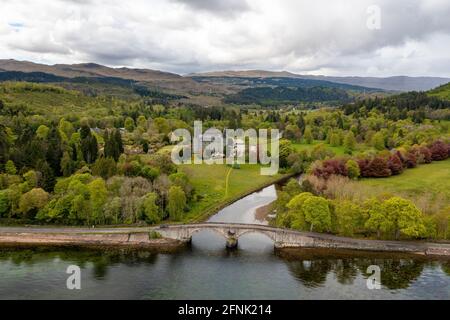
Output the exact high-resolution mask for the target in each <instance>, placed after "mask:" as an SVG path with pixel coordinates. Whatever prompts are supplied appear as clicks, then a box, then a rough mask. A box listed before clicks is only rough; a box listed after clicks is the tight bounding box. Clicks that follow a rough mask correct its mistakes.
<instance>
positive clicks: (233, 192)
mask: <svg viewBox="0 0 450 320" xmlns="http://www.w3.org/2000/svg"><path fill="white" fill-rule="evenodd" d="M181 170H182V171H183V172H185V173H186V174H187V175H188V176H189V178H190V181H191V183H192V185H193V186H194V188H195V190H196V194H197V195H198V197H199V199H198V201H197V202H195V203H193V204H192V206H191V208H190V210H189V212H188V213H187V215H186V216H185V218H184V220H185V221H194V220H196V221H199V220H202V219H204V218H206V217H207V216H208V215H210V214H212V213H214V212H215V211H217V210H219V209H221V208H222V207H223V206H225V205H226V204H229V203H231V202H233V201H235V200H237V199H239V198H241V197H243V196H245V195H247V194H249V193H251V192H253V191H256V190H259V189H261V188H263V187H265V186H267V185H270V184H271V183H274V182H276V181H278V180H280V179H282V178H283V177H285V175H282V174H277V175H274V176H263V175H261V174H260V166H259V165H251V164H244V165H241V166H240V168H239V169H235V168H234V169H232V168H231V167H230V166H227V165H226V164H212V165H207V164H189V165H181Z"/></svg>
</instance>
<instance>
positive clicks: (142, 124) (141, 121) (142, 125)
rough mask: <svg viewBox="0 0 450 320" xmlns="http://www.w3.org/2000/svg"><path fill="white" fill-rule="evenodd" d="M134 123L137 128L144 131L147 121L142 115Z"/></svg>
mask: <svg viewBox="0 0 450 320" xmlns="http://www.w3.org/2000/svg"><path fill="white" fill-rule="evenodd" d="M136 123H137V126H138V127H140V128H142V129H144V130H145V129H147V119H146V118H145V116H144V115H140V116H139V117H138V118H137V121H136Z"/></svg>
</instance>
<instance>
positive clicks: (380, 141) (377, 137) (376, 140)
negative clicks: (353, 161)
mask: <svg viewBox="0 0 450 320" xmlns="http://www.w3.org/2000/svg"><path fill="white" fill-rule="evenodd" d="M371 142H372V146H373V147H374V148H375V149H377V150H380V151H381V150H384V148H385V147H384V136H383V134H382V133H381V132H377V133H375V134H374V135H373V137H372V141H371Z"/></svg>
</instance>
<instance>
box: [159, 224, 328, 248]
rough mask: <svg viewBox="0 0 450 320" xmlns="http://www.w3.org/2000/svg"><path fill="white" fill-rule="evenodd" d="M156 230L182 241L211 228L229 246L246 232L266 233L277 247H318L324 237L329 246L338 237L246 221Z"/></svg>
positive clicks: (182, 225)
mask: <svg viewBox="0 0 450 320" xmlns="http://www.w3.org/2000/svg"><path fill="white" fill-rule="evenodd" d="M154 230H155V231H157V232H159V233H160V234H161V235H162V236H163V237H164V238H169V239H175V240H178V241H182V242H190V241H191V239H192V235H193V234H195V233H196V232H199V231H203V230H210V231H213V232H215V233H217V234H219V235H221V236H222V237H223V238H224V239H225V240H226V246H227V247H228V248H234V247H236V246H237V244H238V239H239V237H241V236H242V235H244V234H248V233H260V234H264V235H266V236H267V237H269V238H270V239H272V240H273V242H274V245H275V247H276V248H282V247H317V246H320V242H323V240H324V239H323V238H329V239H328V241H327V240H325V242H326V243H327V245H323V247H329V243H331V242H332V240H333V239H331V238H337V237H333V236H330V235H324V234H318V233H313V232H299V231H294V230H289V229H283V228H276V227H270V226H266V225H259V224H244V223H222V222H207V223H193V224H181V225H163V226H159V227H156V228H155V229H154Z"/></svg>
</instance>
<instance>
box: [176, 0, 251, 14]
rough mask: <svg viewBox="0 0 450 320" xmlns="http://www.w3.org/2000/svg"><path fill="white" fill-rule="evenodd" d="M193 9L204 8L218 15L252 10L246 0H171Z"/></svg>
mask: <svg viewBox="0 0 450 320" xmlns="http://www.w3.org/2000/svg"><path fill="white" fill-rule="evenodd" d="M171 1H173V2H175V3H182V4H184V5H186V6H188V7H190V8H192V9H197V10H203V11H207V12H210V13H214V14H216V15H236V14H239V13H243V12H245V11H248V10H250V7H249V5H248V3H247V1H246V0H226V1H225V0H171Z"/></svg>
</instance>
